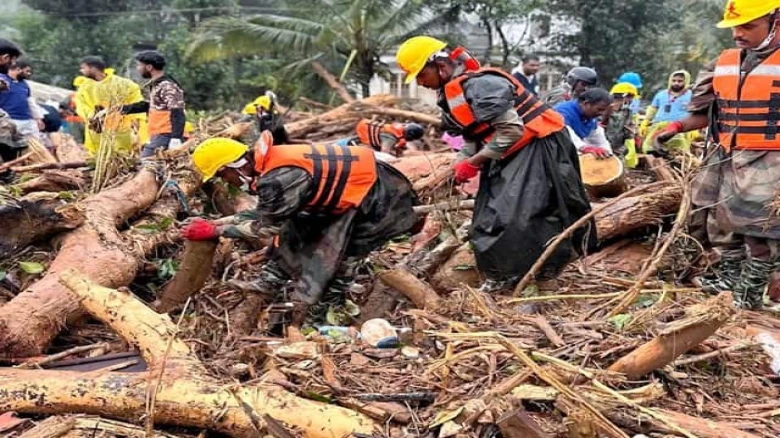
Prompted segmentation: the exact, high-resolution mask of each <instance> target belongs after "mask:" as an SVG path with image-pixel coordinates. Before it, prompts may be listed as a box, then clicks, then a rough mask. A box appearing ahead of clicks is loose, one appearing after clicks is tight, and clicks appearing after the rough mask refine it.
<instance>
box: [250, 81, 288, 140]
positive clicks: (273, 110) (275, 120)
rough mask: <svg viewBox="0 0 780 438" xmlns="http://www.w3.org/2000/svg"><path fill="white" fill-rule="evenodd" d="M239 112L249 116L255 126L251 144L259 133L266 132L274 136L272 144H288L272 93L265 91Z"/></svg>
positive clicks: (285, 131) (281, 118)
mask: <svg viewBox="0 0 780 438" xmlns="http://www.w3.org/2000/svg"><path fill="white" fill-rule="evenodd" d="M241 112H242V113H243V114H245V115H247V116H251V120H253V121H254V122H255V124H256V128H257V132H255V133H254V135H253V138H252V139H251V143H254V142H255V140H257V138H258V137H259V136H260V133H261V132H263V131H266V130H267V131H271V134H272V135H273V136H274V144H276V145H280V144H290V138H289V135H288V134H287V130H286V129H285V127H284V120H283V117H282V114H280V113H279V109H278V108H277V104H276V94H274V93H273V92H272V91H266V93H265V94H264V95H262V96H259V97H258V98H257V99H255V100H253V101H252V102H250V103H248V104H246V106H245V107H244V109H243V110H242V111H241Z"/></svg>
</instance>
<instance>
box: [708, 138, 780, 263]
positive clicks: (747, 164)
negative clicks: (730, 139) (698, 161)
mask: <svg viewBox="0 0 780 438" xmlns="http://www.w3.org/2000/svg"><path fill="white" fill-rule="evenodd" d="M778 193H780V152H770V151H740V150H738V151H734V152H733V153H732V154H727V153H726V152H725V151H723V149H722V148H717V150H714V151H712V152H711V153H709V154H708V156H707V157H706V158H705V160H704V162H703V163H702V166H701V168H700V171H699V173H698V174H697V175H696V177H695V178H694V180H693V183H692V201H693V207H694V209H695V213H694V218H693V220H692V225H693V226H694V227H698V228H699V229H700V231H704V232H705V233H701V234H700V235H701V236H705V235H706V240H707V241H708V242H709V243H711V244H712V245H713V246H714V247H719V248H727V249H735V248H739V247H741V248H745V250H746V251H749V253H750V256H751V257H753V258H758V259H761V260H774V259H777V258H778V256H780V253H779V252H778V249H779V248H778V241H780V215H777V214H775V213H774V212H773V211H772V209H771V208H770V206H771V204H772V203H773V202H774V200H775V198H776V196H777V195H778Z"/></svg>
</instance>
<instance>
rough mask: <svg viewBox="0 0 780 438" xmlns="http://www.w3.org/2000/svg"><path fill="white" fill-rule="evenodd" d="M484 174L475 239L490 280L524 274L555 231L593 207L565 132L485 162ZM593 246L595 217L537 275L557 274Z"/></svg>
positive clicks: (473, 232)
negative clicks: (495, 159) (508, 155)
mask: <svg viewBox="0 0 780 438" xmlns="http://www.w3.org/2000/svg"><path fill="white" fill-rule="evenodd" d="M480 178H481V179H480V186H479V193H477V198H476V202H475V208H474V219H473V223H472V228H471V243H472V245H473V248H474V254H475V256H476V260H477V268H478V269H479V270H480V271H481V272H482V273H483V274H484V275H485V276H487V277H488V278H489V279H491V280H499V281H503V280H508V279H512V278H515V277H518V276H523V275H525V274H526V273H527V272H528V271H529V269H530V268H531V266H532V265H533V264H534V263H535V262H536V260H537V259H538V258H539V256H541V255H542V252H544V250H545V247H546V245H547V244H548V243H549V242H550V241H551V240H552V239H553V238H555V236H557V235H558V234H560V233H561V232H562V231H563V230H565V229H566V228H568V227H569V225H571V224H573V223H574V222H576V221H577V220H578V219H579V218H581V217H582V216H584V215H585V214H587V213H588V212H589V211H590V202H589V201H588V195H587V193H586V192H585V187H584V186H583V184H582V178H581V176H580V166H579V159H578V157H577V150H576V148H575V147H574V145H573V144H572V142H571V140H570V138H569V136H568V134H567V133H566V132H565V131H564V132H560V133H557V134H554V135H550V136H547V137H545V138H540V139H536V140H535V141H533V142H532V143H530V144H528V145H527V146H525V147H524V148H522V149H521V150H520V151H518V152H517V153H516V154H514V155H513V156H510V157H507V158H505V159H503V160H501V161H493V162H488V163H486V164H485V165H484V166H483V168H482V171H481V174H480ZM595 245H596V227H595V223H594V222H593V221H591V222H590V223H589V224H588V225H586V226H584V227H582V228H580V229H579V230H577V232H575V233H574V235H573V236H572V237H571V238H570V239H567V240H566V241H564V242H562V243H561V245H559V246H558V248H557V249H556V251H555V253H554V254H553V256H552V257H550V259H549V260H548V261H547V263H546V264H545V265H544V267H543V269H542V270H541V271H540V273H539V274H538V275H537V278H539V279H547V278H552V277H554V276H556V275H557V274H558V273H560V271H561V270H562V269H563V267H564V266H565V265H566V264H567V263H569V262H571V261H572V260H573V259H574V258H576V257H577V256H578V255H581V254H582V253H583V252H585V251H586V250H589V249H591V248H593V247H594V246H595Z"/></svg>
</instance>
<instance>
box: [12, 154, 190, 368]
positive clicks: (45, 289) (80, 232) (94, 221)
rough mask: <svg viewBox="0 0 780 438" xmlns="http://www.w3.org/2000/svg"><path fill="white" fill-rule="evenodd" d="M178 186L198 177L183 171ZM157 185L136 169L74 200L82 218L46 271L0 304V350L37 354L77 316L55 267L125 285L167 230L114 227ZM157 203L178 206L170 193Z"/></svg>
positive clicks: (151, 174)
mask: <svg viewBox="0 0 780 438" xmlns="http://www.w3.org/2000/svg"><path fill="white" fill-rule="evenodd" d="M179 186H180V187H181V188H182V190H183V192H184V195H185V196H190V195H191V194H192V193H194V192H195V191H196V190H197V188H198V187H199V186H200V179H199V178H196V177H195V172H193V171H186V172H185V174H184V175H182V176H181V177H180V178H179ZM158 190H159V183H158V181H157V177H156V172H155V171H154V170H151V169H142V170H141V171H140V172H139V173H138V174H137V175H136V176H135V177H134V178H133V179H131V180H129V181H127V182H125V183H123V184H121V185H119V186H117V187H115V188H112V189H110V190H105V191H102V192H100V193H98V194H96V195H93V196H91V197H89V198H87V199H86V200H84V201H82V202H80V203H79V205H80V208H81V209H82V210H83V213H84V218H85V220H84V223H83V224H82V225H81V226H79V227H78V228H76V229H74V230H73V231H71V232H69V233H68V234H66V235H65V236H64V237H63V239H62V245H61V248H60V251H59V253H58V254H57V257H56V258H55V259H54V261H53V262H52V263H51V265H50V266H49V269H48V272H47V273H46V275H44V276H43V278H41V279H40V280H39V281H37V282H35V283H34V284H32V285H31V286H30V287H28V288H27V289H26V290H24V291H22V292H21V293H20V294H18V295H17V296H16V297H14V298H13V299H12V300H11V301H9V302H8V303H6V304H5V305H4V306H3V307H2V308H0V355H2V356H6V357H29V356H36V355H40V354H41V353H43V351H44V350H45V349H46V347H47V346H48V345H49V343H50V342H51V341H52V340H53V339H54V337H55V336H57V334H58V333H59V331H60V330H61V329H62V327H63V323H64V322H65V321H66V320H67V319H68V318H75V317H78V316H79V315H80V313H79V306H78V302H77V301H76V300H75V297H73V295H72V294H70V293H68V291H67V289H65V288H64V287H63V286H62V285H60V284H59V282H58V280H57V279H58V276H59V274H60V273H61V272H63V271H65V270H67V269H69V268H73V267H79V268H80V269H82V271H83V273H84V274H85V275H86V276H87V277H88V278H89V279H90V280H92V281H94V282H96V283H98V284H102V285H105V286H110V287H120V286H125V285H128V284H129V283H130V282H131V281H132V280H133V278H135V275H136V271H137V269H139V267H140V266H141V264H142V262H143V259H144V256H145V253H146V251H150V250H151V249H153V248H154V246H155V245H156V244H158V243H161V242H162V241H164V240H165V239H166V238H168V233H167V232H155V233H149V232H147V231H144V232H141V231H140V230H137V231H136V232H134V233H133V232H129V233H125V234H122V233H120V232H119V231H118V230H117V226H119V225H121V224H124V223H125V221H127V220H128V219H129V218H130V217H132V216H134V215H136V214H137V213H138V212H140V211H143V210H144V209H146V208H147V207H149V206H150V205H151V204H152V203H153V202H154V201H155V197H156V195H157V192H158ZM159 203H160V204H162V205H163V207H164V208H162V212H161V213H163V214H169V213H170V211H171V209H173V210H174V211H176V210H178V209H179V208H180V205H179V203H178V201H177V200H176V197H175V196H173V195H172V194H169V195H167V196H166V197H165V198H163V199H161V200H160V201H159Z"/></svg>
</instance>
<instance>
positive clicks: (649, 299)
mask: <svg viewBox="0 0 780 438" xmlns="http://www.w3.org/2000/svg"><path fill="white" fill-rule="evenodd" d="M658 298H659V297H658V295H654V294H642V295H640V296H639V297H638V298H637V299H636V301H634V304H635V305H636V306H637V307H640V308H646V307H650V306H652V305H653V304H655V302H656V301H658Z"/></svg>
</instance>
